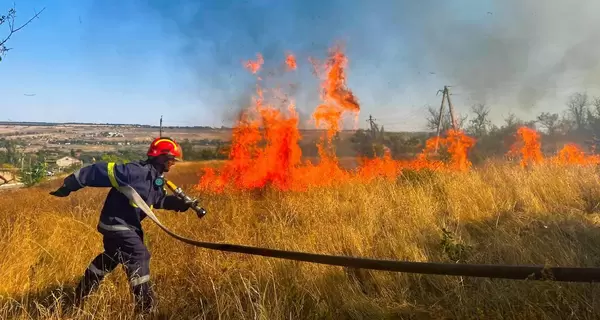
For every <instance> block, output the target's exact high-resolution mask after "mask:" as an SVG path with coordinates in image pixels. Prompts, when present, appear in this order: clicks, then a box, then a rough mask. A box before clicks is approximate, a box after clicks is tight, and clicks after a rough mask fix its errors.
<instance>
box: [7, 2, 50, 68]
mask: <svg viewBox="0 0 600 320" xmlns="http://www.w3.org/2000/svg"><path fill="white" fill-rule="evenodd" d="M45 9H46V8H43V9H42V10H41V11H40V12H37V13H35V14H34V15H33V17H31V18H30V19H29V20H27V22H25V23H24V24H22V25H20V26H17V25H16V24H15V18H16V17H17V10H16V9H15V8H14V7H12V8H10V9H8V13H6V15H0V27H2V26H8V32H7V35H6V37H4V38H0V61H2V57H4V56H5V55H6V52H8V51H9V50H11V49H12V48H9V47H7V46H6V44H7V42H8V40H10V38H11V37H12V36H13V35H14V34H15V33H17V32H19V31H20V30H21V29H23V28H25V26H27V25H28V24H29V23H31V21H33V19H35V18H37V17H38V16H39V15H40V14H41V13H42V12H43V11H44V10H45Z"/></svg>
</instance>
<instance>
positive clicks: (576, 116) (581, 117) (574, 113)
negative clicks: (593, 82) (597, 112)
mask: <svg viewBox="0 0 600 320" xmlns="http://www.w3.org/2000/svg"><path fill="white" fill-rule="evenodd" d="M567 109H568V112H569V114H570V116H571V117H572V119H573V121H574V122H575V126H576V129H577V130H582V129H583V128H584V127H585V124H586V116H587V115H588V112H587V111H588V96H587V93H579V92H577V93H574V94H572V95H571V96H570V97H569V99H568V100H567Z"/></svg>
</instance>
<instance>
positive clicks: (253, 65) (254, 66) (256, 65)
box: [244, 53, 265, 74]
mask: <svg viewBox="0 0 600 320" xmlns="http://www.w3.org/2000/svg"><path fill="white" fill-rule="evenodd" d="M264 63H265V60H264V59H263V56H262V54H260V53H257V54H256V60H254V61H253V60H248V61H246V63H245V64H244V67H246V69H248V70H249V71H250V72H252V74H256V73H257V72H258V70H260V68H261V67H262V65H263V64H264Z"/></svg>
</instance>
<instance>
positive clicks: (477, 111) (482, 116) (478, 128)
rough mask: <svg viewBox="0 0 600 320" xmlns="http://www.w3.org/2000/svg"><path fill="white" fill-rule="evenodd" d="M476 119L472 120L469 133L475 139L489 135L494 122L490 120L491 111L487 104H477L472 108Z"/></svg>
mask: <svg viewBox="0 0 600 320" xmlns="http://www.w3.org/2000/svg"><path fill="white" fill-rule="evenodd" d="M471 112H472V113H473V114H474V118H473V119H471V121H469V122H470V125H469V128H468V130H467V131H468V132H469V133H470V134H472V135H474V136H475V137H481V136H483V135H485V134H487V133H488V131H489V129H490V127H491V125H492V122H491V121H490V120H489V119H488V115H489V114H490V109H489V108H488V107H486V106H485V104H476V105H474V106H472V107H471Z"/></svg>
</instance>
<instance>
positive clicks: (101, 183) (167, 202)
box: [64, 161, 183, 236]
mask: <svg viewBox="0 0 600 320" xmlns="http://www.w3.org/2000/svg"><path fill="white" fill-rule="evenodd" d="M161 176H162V173H161V172H159V171H158V170H157V169H156V168H154V166H152V165H151V164H150V163H148V162H146V161H137V162H130V163H127V164H118V163H114V162H108V163H107V162H98V163H95V164H92V165H90V166H86V167H83V168H81V169H79V170H77V171H75V172H74V173H73V174H71V175H69V176H68V177H66V178H65V181H64V186H65V187H66V188H67V189H68V190H70V191H77V190H79V189H81V188H84V187H111V189H110V191H109V192H108V195H107V197H106V200H105V201H104V207H103V208H102V211H101V213H100V221H99V223H98V231H99V232H100V233H102V234H115V233H119V232H128V231H135V232H136V233H138V234H139V235H140V236H141V235H143V231H142V225H141V221H142V220H143V219H144V218H145V217H146V214H145V213H144V212H143V211H142V210H141V209H139V208H138V207H137V206H136V205H135V204H133V203H132V202H130V201H129V199H128V198H127V197H126V196H125V195H124V194H122V193H121V192H119V191H118V190H117V189H115V188H116V187H120V186H125V185H129V186H131V187H132V188H133V189H135V191H137V192H138V193H139V194H140V196H141V197H142V199H144V201H145V202H146V204H147V205H148V206H150V207H151V208H156V209H167V210H175V211H183V209H181V204H182V201H181V200H179V199H178V198H177V197H175V196H174V195H167V194H166V188H165V186H164V184H162V185H161V184H156V183H155V181H156V179H157V178H159V177H161Z"/></svg>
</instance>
